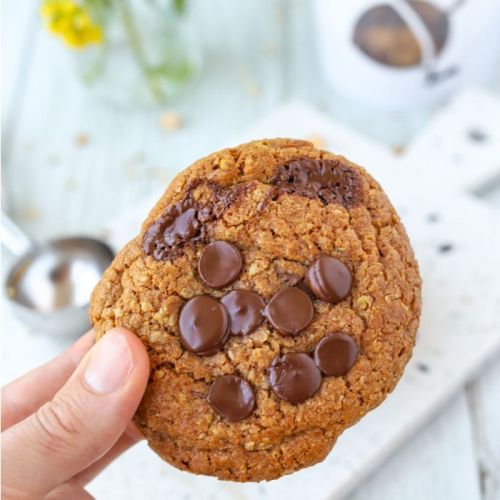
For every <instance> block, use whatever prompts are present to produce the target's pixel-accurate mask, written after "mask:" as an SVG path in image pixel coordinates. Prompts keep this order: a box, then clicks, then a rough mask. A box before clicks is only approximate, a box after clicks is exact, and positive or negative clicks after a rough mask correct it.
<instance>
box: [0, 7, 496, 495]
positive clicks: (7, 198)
mask: <svg viewBox="0 0 500 500" xmlns="http://www.w3.org/2000/svg"><path fill="white" fill-rule="evenodd" d="M194 4H195V17H196V22H197V23H198V25H199V30H200V36H201V37H202V40H203V43H204V47H205V71H204V73H203V74H202V77H201V81H200V82H199V85H197V86H196V87H195V88H193V89H192V90H191V92H190V95H189V96H185V97H184V98H181V99H179V100H178V101H176V102H175V103H173V104H172V105H171V106H165V107H162V108H161V109H156V110H149V111H144V110H129V111H127V112H125V111H123V110H122V111H120V110H116V109H113V108H110V107H108V106H106V105H105V104H103V103H102V102H101V101H96V100H95V99H94V98H93V97H92V96H91V95H89V94H88V93H86V92H85V91H84V90H83V89H82V88H81V86H80V84H79V82H78V81H77V80H76V79H75V78H74V76H73V75H74V73H73V70H72V67H71V64H72V62H73V61H72V59H71V56H70V55H68V54H67V53H66V52H65V51H64V50H62V49H61V47H60V46H59V43H58V42H56V41H55V40H54V39H52V38H50V37H49V36H47V35H46V34H45V33H44V32H43V31H42V30H41V28H40V23H39V20H38V16H37V12H36V10H37V2H34V1H29V0H22V1H18V2H14V1H13V0H10V1H8V0H6V1H5V2H3V3H2V28H1V30H2V56H3V75H2V98H3V116H2V163H3V187H2V193H3V200H2V203H3V208H4V209H6V210H7V211H9V212H10V213H11V215H12V216H13V217H14V218H15V219H16V220H17V221H18V222H19V224H20V225H21V226H22V227H23V228H24V229H25V230H26V231H27V232H29V233H30V234H31V235H32V236H34V237H35V238H40V239H43V238H48V237H51V236H54V235H56V234H61V233H77V232H89V233H95V234H99V231H100V229H101V228H102V226H103V221H106V220H108V221H109V220H112V219H113V218H114V217H115V216H116V214H117V213H120V212H121V211H123V210H126V209H127V207H128V206H130V205H131V204H134V203H135V202H137V201H139V200H141V199H142V198H144V197H145V196H147V195H148V194H150V193H151V192H154V191H157V190H158V189H159V188H160V187H161V186H162V183H163V180H164V178H165V177H166V176H167V175H168V172H169V171H170V170H171V169H173V168H178V167H180V166H184V165H187V164H189V163H190V162H191V161H192V160H193V159H195V158H197V157H199V156H201V155H203V154H205V153H208V152H210V151H212V150H213V149H215V148H217V147H218V146H219V145H220V144H222V143H224V142H227V140H228V138H230V137H232V136H235V135H236V134H237V133H238V132H240V131H241V130H242V129H245V128H246V127H247V126H248V125H250V124H251V123H252V122H253V121H254V120H255V119H257V118H259V117H260V116H262V115H263V114H265V113H266V111H268V110H269V109H271V108H272V107H274V106H275V105H277V104H279V103H281V102H283V101H285V100H288V99H290V98H301V99H304V100H307V101H309V102H311V103H312V104H314V105H315V106H317V107H318V108H320V109H323V110H326V111H328V112H330V113H332V114H333V115H335V116H337V117H340V118H342V119H344V120H345V121H347V122H348V123H349V124H351V125H353V126H355V127H356V128H357V129H358V130H360V131H362V132H364V133H366V134H368V135H371V136H372V137H374V138H376V139H379V140H382V141H384V142H386V143H391V144H400V143H402V142H405V141H407V140H408V139H409V138H410V137H411V136H412V134H414V133H415V132H416V131H418V129H419V127H421V126H422V125H423V123H424V122H425V119H426V116H425V115H421V116H417V117H416V118H415V119H414V120H411V121H408V120H401V119H400V118H398V117H395V116H393V117H387V116H385V117H384V116H380V117H374V116H370V115H369V114H367V113H364V112H363V111H361V110H356V111H355V112H354V113H351V112H350V111H351V110H350V106H349V103H346V102H345V101H344V100H342V99H341V98H339V97H338V96H335V95H334V94H332V92H331V90H330V89H329V88H328V86H327V85H326V84H325V83H324V82H323V81H322V79H321V76H320V75H321V73H320V71H319V68H318V64H317V60H316V57H315V51H314V41H313V39H312V34H311V24H310V22H311V20H310V13H309V8H308V7H309V6H308V2H306V1H301V0H240V1H238V2H234V1H231V0H212V1H211V2H203V1H202V0H198V1H194ZM499 81H500V79H499ZM497 86H498V83H497ZM168 110H174V111H175V112H178V113H180V114H181V115H182V117H183V119H184V121H185V126H184V127H183V128H181V129H179V130H177V131H175V132H170V133H167V132H166V131H165V130H164V129H162V128H161V127H159V126H158V120H159V117H160V116H161V115H162V113H164V112H165V111H168ZM81 133H84V134H86V135H87V136H88V138H89V141H88V144H86V145H85V146H78V145H77V144H76V142H75V138H76V137H77V136H78V135H79V134H81ZM4 334H15V332H5V333H4ZM15 354H16V353H3V355H4V356H9V355H15ZM39 361H41V360H38V359H37V360H35V359H32V360H25V361H24V363H20V365H19V370H24V369H26V368H27V367H28V365H29V364H30V363H35V362H39ZM4 382H5V381H4ZM499 471H500V360H498V359H497V360H496V361H494V362H493V363H491V364H490V365H489V366H485V367H484V372H483V373H482V374H481V375H480V376H479V377H478V378H477V379H476V380H475V381H474V382H473V383H471V384H470V385H469V386H468V387H464V388H463V389H462V390H461V391H460V392H459V394H457V395H456V397H455V398H454V399H453V400H452V401H450V403H449V404H448V405H447V406H446V407H445V408H443V410H442V411H441V412H440V413H439V415H437V416H436V418H435V420H434V421H433V422H431V423H429V424H428V425H427V426H426V427H425V428H424V429H422V430H421V431H420V432H419V433H418V434H416V435H415V437H414V439H413V440H412V441H411V442H409V443H407V444H406V445H405V446H404V447H403V448H402V449H401V450H400V451H399V452H398V453H396V454H394V455H393V457H392V458H391V459H390V460H389V461H388V462H387V463H386V464H385V465H384V466H383V467H382V468H381V469H379V471H378V472H377V473H376V474H375V475H374V476H373V477H372V478H371V479H369V480H368V481H367V482H365V483H364V484H361V485H359V488H358V490H357V491H356V492H355V493H354V494H353V495H352V498H354V499H372V498H376V499H393V498H394V499H398V500H399V499H423V498H425V499H429V500H434V499H436V500H437V499H439V500H441V499H448V498H449V499H464V500H465V499H467V500H469V499H471V500H474V499H480V498H483V499H488V500H490V499H495V498H500V473H499Z"/></svg>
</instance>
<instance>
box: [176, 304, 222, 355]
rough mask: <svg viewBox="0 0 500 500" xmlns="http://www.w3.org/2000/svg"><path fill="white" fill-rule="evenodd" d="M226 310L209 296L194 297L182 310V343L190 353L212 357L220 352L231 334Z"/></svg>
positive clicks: (180, 319)
mask: <svg viewBox="0 0 500 500" xmlns="http://www.w3.org/2000/svg"><path fill="white" fill-rule="evenodd" d="M229 324H230V319H229V314H228V312H227V310H226V308H225V307H224V306H223V305H222V304H221V303H220V302H219V301H218V300H216V299H214V298H213V297H210V296H208V295H199V296H198V297H194V298H192V299H191V300H189V301H188V302H186V304H185V305H184V307H183V308H182V310H181V314H180V316H179V329H180V337H181V343H182V345H183V346H184V348H185V349H187V350H188V351H191V352H194V353H196V354H199V355H200V356H210V355H212V354H215V353H216V352H217V351H219V350H220V349H221V348H222V346H223V345H224V343H225V342H226V340H227V338H228V336H229V333H230V328H229Z"/></svg>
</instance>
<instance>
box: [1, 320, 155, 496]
mask: <svg viewBox="0 0 500 500" xmlns="http://www.w3.org/2000/svg"><path fill="white" fill-rule="evenodd" d="M148 376H149V359H148V355H147V352H146V349H145V348H144V346H143V344H142V343H141V341H140V340H139V339H138V338H137V337H136V336H135V335H134V334H133V333H131V332H130V331H128V330H125V329H124V328H114V329H112V330H110V331H109V332H107V333H106V335H104V336H103V337H102V338H101V339H100V340H99V341H98V342H97V343H95V344H94V333H93V332H92V331H90V332H89V333H87V334H86V335H84V336H83V337H81V338H80V339H79V340H78V341H77V342H76V343H75V344H73V346H71V347H70V348H69V349H68V350H67V351H65V352H64V353H62V354H61V355H59V356H58V357H57V358H55V359H54V360H52V361H50V362H49V363H47V364H45V365H43V366H41V367H39V368H36V369H35V370H33V371H31V372H29V373H27V374H26V375H24V376H23V377H21V378H19V379H17V380H15V381H14V382H12V383H11V384H9V385H7V386H6V387H4V388H3V389H2V435H1V436H2V498H3V499H9V500H10V499H35V498H36V499H38V498H48V499H59V498H61V499H62V498H65V499H67V498H71V499H72V500H80V499H88V498H92V496H91V495H90V494H89V493H87V492H86V491H85V489H84V487H85V485H86V484H87V483H88V482H89V481H90V480H92V479H93V478H94V477H95V476H96V475H97V474H99V472H100V471H101V470H102V469H104V468H105V467H106V466H107V465H108V464H109V463H111V462H112V461H113V460H114V459H115V458H116V457H117V456H118V455H120V454H121V453H122V452H123V451H125V450H126V449H127V448H129V447H130V446H132V445H133V444H135V443H136V442H137V441H140V440H141V439H142V436H141V435H140V434H139V431H138V430H137V429H136V428H135V426H134V425H133V423H132V422H131V419H132V416H133V415H134V413H135V411H136V409H137V406H138V405H139V402H140V400H141V398H142V396H143V394H144V390H145V388H146V384H147V381H148Z"/></svg>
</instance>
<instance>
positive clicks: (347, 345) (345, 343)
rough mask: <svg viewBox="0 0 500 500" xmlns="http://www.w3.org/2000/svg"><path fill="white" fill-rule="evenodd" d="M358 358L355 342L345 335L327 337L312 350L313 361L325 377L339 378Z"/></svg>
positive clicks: (334, 334)
mask: <svg viewBox="0 0 500 500" xmlns="http://www.w3.org/2000/svg"><path fill="white" fill-rule="evenodd" d="M357 356H358V346H357V345H356V342H354V340H353V339H352V337H350V336H349V335H347V334H345V333H332V334H330V335H327V336H326V337H324V338H323V339H321V341H320V342H319V344H318V345H317V346H316V349H315V350H314V361H315V362H316V364H317V365H318V367H319V368H320V370H321V371H322V372H323V373H324V374H325V375H330V376H334V377H340V376H342V375H345V374H346V373H347V372H348V371H349V370H350V369H351V368H352V365H353V364H354V362H355V361H356V358H357Z"/></svg>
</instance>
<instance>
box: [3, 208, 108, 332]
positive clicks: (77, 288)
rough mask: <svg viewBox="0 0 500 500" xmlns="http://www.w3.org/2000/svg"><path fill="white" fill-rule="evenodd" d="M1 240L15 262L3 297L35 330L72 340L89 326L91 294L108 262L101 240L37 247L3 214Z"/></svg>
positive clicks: (81, 239)
mask: <svg viewBox="0 0 500 500" xmlns="http://www.w3.org/2000/svg"><path fill="white" fill-rule="evenodd" d="M0 236H1V241H2V244H4V245H5V246H6V247H7V248H8V249H9V250H10V251H11V252H12V253H13V254H14V255H15V256H16V257H17V258H16V259H15V262H14V264H13V266H12V268H11V269H10V270H9V271H8V273H7V278H6V281H5V293H6V295H7V298H8V299H9V301H10V304H11V305H12V308H13V309H14V312H15V313H16V314H17V315H18V316H19V317H20V318H21V319H22V320H23V321H24V322H25V323H27V324H28V326H30V327H31V328H32V329H34V330H35V331H40V332H45V333H49V334H52V335H67V336H77V335H80V334H82V333H83V332H84V331H85V330H87V329H88V328H89V327H90V320H89V299H90V294H91V292H92V290H93V288H94V286H95V285H96V284H97V282H98V280H99V279H100V277H101V275H102V273H103V272H104V270H105V269H106V268H107V267H108V266H109V264H110V263H111V261H112V260H113V256H114V254H113V251H112V250H111V248H110V247H109V246H108V245H107V244H106V243H104V242H102V241H99V240H97V239H94V238H87V237H69V238H60V239H55V240H51V241H49V242H47V243H45V244H43V245H37V244H35V243H34V242H33V241H31V240H30V238H28V236H26V235H25V234H24V233H23V232H22V231H21V230H20V229H19V228H18V227H17V226H16V225H15V224H14V222H12V220H11V219H9V217H8V216H6V215H5V214H4V213H3V212H2V223H1V234H0Z"/></svg>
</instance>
